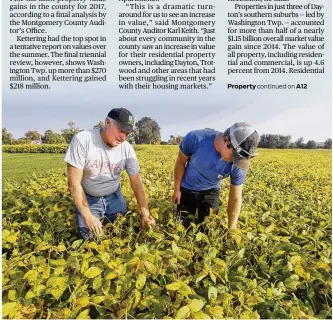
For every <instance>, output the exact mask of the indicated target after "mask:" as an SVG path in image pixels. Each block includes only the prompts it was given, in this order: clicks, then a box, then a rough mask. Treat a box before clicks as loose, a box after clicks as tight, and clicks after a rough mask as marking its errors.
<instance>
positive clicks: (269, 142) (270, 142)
mask: <svg viewBox="0 0 333 320" xmlns="http://www.w3.org/2000/svg"><path fill="white" fill-rule="evenodd" d="M278 145H279V136H278V135H277V134H263V135H261V136H260V142H259V146H258V147H259V148H278Z"/></svg>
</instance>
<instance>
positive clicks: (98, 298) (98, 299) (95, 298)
mask: <svg viewBox="0 0 333 320" xmlns="http://www.w3.org/2000/svg"><path fill="white" fill-rule="evenodd" d="M105 299H106V296H92V297H91V302H92V303H96V304H100V303H101V302H103V301H104V300H105Z"/></svg>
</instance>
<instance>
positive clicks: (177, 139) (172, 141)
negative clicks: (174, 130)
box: [168, 135, 184, 144]
mask: <svg viewBox="0 0 333 320" xmlns="http://www.w3.org/2000/svg"><path fill="white" fill-rule="evenodd" d="M183 139H184V137H182V136H179V135H178V136H174V135H171V136H170V138H169V140H168V143H169V144H180V143H181V142H182V141H183Z"/></svg>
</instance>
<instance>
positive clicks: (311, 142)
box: [305, 140, 317, 149]
mask: <svg viewBox="0 0 333 320" xmlns="http://www.w3.org/2000/svg"><path fill="white" fill-rule="evenodd" d="M316 147H317V144H316V141H314V140H309V141H308V142H307V143H306V145H305V149H315V148H316Z"/></svg>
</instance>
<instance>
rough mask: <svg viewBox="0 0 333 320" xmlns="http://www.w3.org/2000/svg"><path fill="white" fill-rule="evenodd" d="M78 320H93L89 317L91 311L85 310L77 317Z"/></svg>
mask: <svg viewBox="0 0 333 320" xmlns="http://www.w3.org/2000/svg"><path fill="white" fill-rule="evenodd" d="M76 319H91V318H90V317H89V309H86V310H83V311H82V312H80V314H79V315H78V316H77V317H76Z"/></svg>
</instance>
